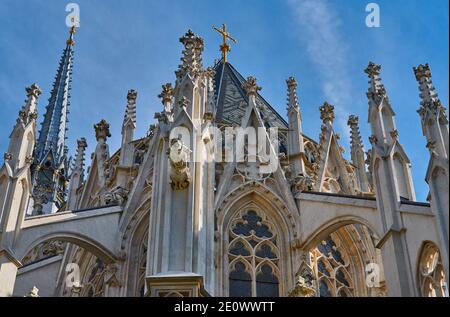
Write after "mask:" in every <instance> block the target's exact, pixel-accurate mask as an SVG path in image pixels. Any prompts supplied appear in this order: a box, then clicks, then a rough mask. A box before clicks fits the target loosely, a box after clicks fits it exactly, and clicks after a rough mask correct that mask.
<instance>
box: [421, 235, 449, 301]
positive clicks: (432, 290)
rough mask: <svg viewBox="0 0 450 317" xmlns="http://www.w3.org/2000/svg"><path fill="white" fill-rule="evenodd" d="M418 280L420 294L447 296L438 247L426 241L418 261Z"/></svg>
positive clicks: (425, 295)
mask: <svg viewBox="0 0 450 317" xmlns="http://www.w3.org/2000/svg"><path fill="white" fill-rule="evenodd" d="M419 280H420V287H421V292H422V296H424V297H448V286H447V283H446V279H445V273H444V267H443V265H442V260H441V254H440V252H439V249H438V247H437V246H436V245H435V244H433V243H427V244H426V245H425V246H424V247H423V251H422V254H421V257H420V263H419Z"/></svg>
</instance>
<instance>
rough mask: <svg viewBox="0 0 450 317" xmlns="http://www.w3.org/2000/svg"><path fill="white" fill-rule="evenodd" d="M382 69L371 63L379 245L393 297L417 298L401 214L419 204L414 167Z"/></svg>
mask: <svg viewBox="0 0 450 317" xmlns="http://www.w3.org/2000/svg"><path fill="white" fill-rule="evenodd" d="M380 71H381V66H380V65H376V64H374V63H372V62H371V63H369V66H368V67H367V68H366V70H365V72H366V74H367V75H368V77H369V91H368V92H367V97H368V100H369V119H368V121H369V123H370V126H371V128H372V136H371V137H370V143H371V144H372V150H371V153H372V155H371V162H370V169H371V171H372V175H373V178H374V187H375V192H376V197H377V199H376V201H377V208H378V211H379V214H380V227H381V229H382V231H383V234H384V236H383V237H382V238H381V241H380V242H379V243H378V245H377V248H379V249H381V252H382V256H383V259H389V263H385V264H386V265H385V266H384V267H385V275H386V281H387V282H388V289H389V296H413V295H414V294H415V290H414V286H413V280H414V277H413V273H412V268H411V263H410V261H409V259H408V250H407V242H406V231H407V228H406V226H407V224H406V223H405V220H404V217H403V216H402V214H401V213H400V206H401V204H402V202H406V201H415V193H414V187H413V183H412V176H411V166H410V161H409V159H408V156H407V155H406V153H405V151H404V150H403V147H402V146H401V144H400V142H399V138H398V131H397V129H396V125H395V113H394V111H393V109H392V107H391V104H390V101H389V98H388V96H387V93H386V89H385V88H384V86H383V84H382V83H381V78H380Z"/></svg>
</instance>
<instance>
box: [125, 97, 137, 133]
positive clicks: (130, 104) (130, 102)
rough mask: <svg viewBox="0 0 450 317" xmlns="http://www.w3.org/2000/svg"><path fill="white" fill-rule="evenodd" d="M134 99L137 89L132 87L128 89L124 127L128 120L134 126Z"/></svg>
mask: <svg viewBox="0 0 450 317" xmlns="http://www.w3.org/2000/svg"><path fill="white" fill-rule="evenodd" d="M136 99H137V91H136V90H134V89H130V90H128V94H127V107H126V109H125V116H124V119H123V126H124V127H125V125H126V124H127V122H128V121H130V120H131V122H132V124H133V125H134V126H136Z"/></svg>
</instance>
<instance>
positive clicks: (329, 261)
mask: <svg viewBox="0 0 450 317" xmlns="http://www.w3.org/2000/svg"><path fill="white" fill-rule="evenodd" d="M311 255H312V263H313V265H314V267H315V271H316V274H317V281H318V292H319V294H318V295H319V296H320V297H336V296H337V297H352V296H354V286H353V285H354V284H353V276H352V274H351V273H352V272H351V267H350V263H349V261H348V256H347V255H346V253H345V252H344V250H342V249H341V248H340V247H339V246H338V245H337V244H336V242H335V241H334V240H333V238H332V237H331V236H330V237H328V238H327V239H325V240H323V241H322V242H321V243H320V244H319V245H318V246H317V247H316V248H315V249H314V250H312V252H311Z"/></svg>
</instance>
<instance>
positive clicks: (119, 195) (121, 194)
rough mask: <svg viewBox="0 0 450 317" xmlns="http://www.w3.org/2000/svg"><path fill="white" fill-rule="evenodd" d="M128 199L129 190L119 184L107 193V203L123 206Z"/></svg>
mask: <svg viewBox="0 0 450 317" xmlns="http://www.w3.org/2000/svg"><path fill="white" fill-rule="evenodd" d="M127 199H128V190H126V189H125V188H123V187H121V186H118V187H116V188H114V189H113V190H111V191H108V192H106V193H105V203H106V205H118V206H122V205H123V204H124V203H125V202H126V201H127Z"/></svg>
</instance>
